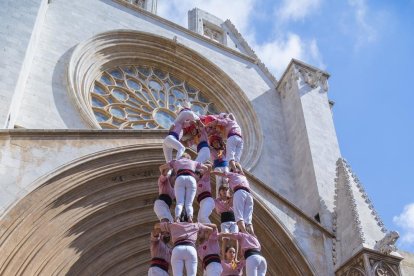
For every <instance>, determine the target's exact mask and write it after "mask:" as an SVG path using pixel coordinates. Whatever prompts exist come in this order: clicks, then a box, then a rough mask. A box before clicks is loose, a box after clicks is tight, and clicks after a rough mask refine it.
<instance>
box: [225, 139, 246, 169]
mask: <svg viewBox="0 0 414 276" xmlns="http://www.w3.org/2000/svg"><path fill="white" fill-rule="evenodd" d="M242 152H243V139H242V138H241V137H240V136H237V135H233V136H230V137H229V138H227V144H226V160H227V161H231V160H234V161H236V162H240V158H241V154H242Z"/></svg>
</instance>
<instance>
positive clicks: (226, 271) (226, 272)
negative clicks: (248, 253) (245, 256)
mask: <svg viewBox="0 0 414 276" xmlns="http://www.w3.org/2000/svg"><path fill="white" fill-rule="evenodd" d="M245 265H246V261H244V260H242V261H239V262H238V263H237V266H236V268H235V269H233V267H232V266H231V263H228V262H227V261H223V260H222V261H221V267H222V268H223V272H221V276H230V275H232V276H233V275H243V267H244V266H245Z"/></svg>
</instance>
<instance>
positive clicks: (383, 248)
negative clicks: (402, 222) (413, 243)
mask: <svg viewBox="0 0 414 276" xmlns="http://www.w3.org/2000/svg"><path fill="white" fill-rule="evenodd" d="M399 237H400V235H399V234H398V232H396V231H390V232H389V233H387V234H386V235H385V237H384V238H383V239H382V240H379V241H377V243H376V244H375V247H374V249H376V250H378V251H379V252H381V253H383V254H387V255H388V254H390V253H391V252H393V251H397V247H396V246H395V243H396V242H397V240H398V238H399Z"/></svg>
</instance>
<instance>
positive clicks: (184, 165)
mask: <svg viewBox="0 0 414 276" xmlns="http://www.w3.org/2000/svg"><path fill="white" fill-rule="evenodd" d="M168 165H169V166H170V169H173V170H174V171H175V172H176V173H177V172H178V171H179V170H190V171H193V172H195V170H196V169H200V168H201V163H199V162H196V161H193V160H191V159H187V158H181V159H178V160H172V161H170V162H169V163H168Z"/></svg>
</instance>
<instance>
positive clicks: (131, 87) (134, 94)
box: [90, 66, 218, 129]
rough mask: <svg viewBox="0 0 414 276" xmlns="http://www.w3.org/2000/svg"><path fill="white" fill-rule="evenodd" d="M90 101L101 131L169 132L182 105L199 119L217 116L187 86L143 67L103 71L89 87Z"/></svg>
mask: <svg viewBox="0 0 414 276" xmlns="http://www.w3.org/2000/svg"><path fill="white" fill-rule="evenodd" d="M90 101H91V105H92V110H93V113H94V114H95V118H96V120H97V121H98V123H99V125H100V126H101V128H103V129H168V128H169V127H170V125H171V123H172V122H173V121H174V119H175V117H176V113H177V111H178V110H180V109H181V107H182V106H183V105H184V103H185V102H190V103H191V104H192V106H191V109H192V110H193V111H194V112H195V113H196V114H198V115H203V114H214V113H218V112H217V110H216V108H215V106H214V104H213V103H211V102H210V101H209V100H208V98H207V97H206V96H205V95H203V92H201V91H199V90H198V89H197V88H195V87H193V86H191V85H190V84H189V83H188V82H186V81H183V80H181V79H179V78H177V77H175V76H174V75H172V74H170V73H168V72H164V71H162V70H159V69H157V68H153V67H144V66H123V67H116V68H112V69H109V70H106V71H104V72H103V73H102V74H101V75H100V76H99V78H98V79H96V80H95V82H94V85H93V86H92V90H91V92H90Z"/></svg>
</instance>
